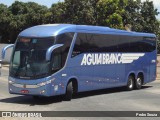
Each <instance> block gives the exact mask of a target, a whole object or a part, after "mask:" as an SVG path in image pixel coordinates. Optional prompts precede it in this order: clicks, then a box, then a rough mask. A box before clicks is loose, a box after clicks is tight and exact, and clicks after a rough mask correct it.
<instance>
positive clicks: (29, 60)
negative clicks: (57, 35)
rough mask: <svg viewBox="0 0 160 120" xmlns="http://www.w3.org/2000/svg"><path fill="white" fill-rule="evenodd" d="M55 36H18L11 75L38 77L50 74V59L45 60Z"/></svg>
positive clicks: (29, 77)
mask: <svg viewBox="0 0 160 120" xmlns="http://www.w3.org/2000/svg"><path fill="white" fill-rule="evenodd" d="M54 41H55V40H54V38H53V37H52V38H18V40H17V43H16V46H15V49H14V52H13V56H12V60H11V69H10V75H11V76H13V77H16V78H23V79H34V78H35V79H36V78H41V77H45V76H47V75H48V74H49V70H50V68H49V66H50V65H49V64H50V61H46V60H45V56H46V51H47V49H48V48H49V47H50V46H52V45H53V44H54Z"/></svg>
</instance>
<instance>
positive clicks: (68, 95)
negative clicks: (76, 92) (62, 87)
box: [65, 82, 73, 101]
mask: <svg viewBox="0 0 160 120" xmlns="http://www.w3.org/2000/svg"><path fill="white" fill-rule="evenodd" d="M72 95H73V85H72V82H69V83H68V85H67V88H66V94H65V100H66V101H70V100H71V99H72Z"/></svg>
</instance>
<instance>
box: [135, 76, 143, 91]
mask: <svg viewBox="0 0 160 120" xmlns="http://www.w3.org/2000/svg"><path fill="white" fill-rule="evenodd" d="M142 81H143V79H142V77H141V76H138V77H137V79H136V80H135V89H137V90H139V89H141V87H142Z"/></svg>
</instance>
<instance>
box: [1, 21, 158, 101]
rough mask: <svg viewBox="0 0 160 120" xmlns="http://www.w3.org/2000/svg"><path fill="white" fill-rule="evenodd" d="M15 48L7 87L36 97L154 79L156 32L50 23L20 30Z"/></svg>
mask: <svg viewBox="0 0 160 120" xmlns="http://www.w3.org/2000/svg"><path fill="white" fill-rule="evenodd" d="M10 47H13V53H12V56H11V62H10V69H9V78H8V79H9V92H10V93H11V94H22V95H32V96H34V97H37V96H56V95H65V98H66V100H71V98H72V95H73V94H75V93H77V92H83V91H91V90H97V89H105V88H113V87H120V86H126V88H127V89H128V90H132V89H140V88H141V86H142V85H144V84H146V83H149V82H151V81H154V80H155V79H156V60H157V56H156V53H157V50H156V36H155V35H154V34H149V33H138V32H128V31H125V30H118V29H112V28H108V27H100V26H87V25H72V24H48V25H38V26H34V27H31V28H28V29H26V30H24V31H22V32H21V33H20V34H19V35H18V37H17V40H16V42H15V44H12V45H9V46H7V47H5V48H4V49H3V50H2V55H3V58H4V57H5V51H6V50H7V49H8V48H10Z"/></svg>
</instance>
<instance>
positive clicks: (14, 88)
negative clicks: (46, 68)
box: [8, 80, 60, 97]
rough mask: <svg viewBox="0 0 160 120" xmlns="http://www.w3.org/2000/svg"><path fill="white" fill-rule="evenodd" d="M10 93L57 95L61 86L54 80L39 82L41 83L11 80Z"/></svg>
mask: <svg viewBox="0 0 160 120" xmlns="http://www.w3.org/2000/svg"><path fill="white" fill-rule="evenodd" d="M8 84H9V85H8V86H9V93H10V94H20V95H33V96H46V97H49V96H55V95H59V94H60V90H59V86H58V85H56V84H54V82H53V81H52V80H48V81H43V82H39V84H33V83H32V84H31V83H30V81H27V82H25V83H24V82H21V81H18V82H12V81H10V80H9V83H8Z"/></svg>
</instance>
